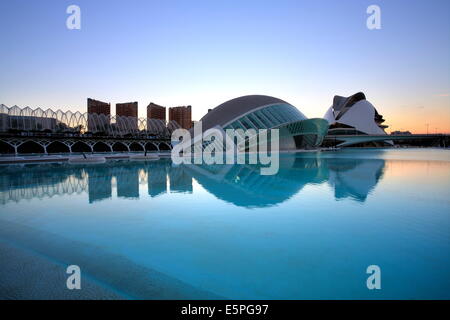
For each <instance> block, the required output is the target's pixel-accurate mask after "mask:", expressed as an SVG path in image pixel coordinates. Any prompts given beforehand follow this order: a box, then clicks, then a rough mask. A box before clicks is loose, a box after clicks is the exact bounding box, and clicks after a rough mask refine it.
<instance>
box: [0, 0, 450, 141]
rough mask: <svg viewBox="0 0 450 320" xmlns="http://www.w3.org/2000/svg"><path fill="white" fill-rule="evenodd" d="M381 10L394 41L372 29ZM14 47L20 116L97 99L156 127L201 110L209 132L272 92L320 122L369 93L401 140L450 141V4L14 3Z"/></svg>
mask: <svg viewBox="0 0 450 320" xmlns="http://www.w3.org/2000/svg"><path fill="white" fill-rule="evenodd" d="M73 4H74V5H78V6H79V7H80V10H81V25H80V26H81V28H80V29H79V30H70V29H68V28H67V26H66V20H67V18H68V17H69V14H68V13H66V9H67V7H68V6H69V5H73ZM372 4H375V5H378V6H379V7H380V10H381V29H375V30H369V29H368V28H367V26H366V20H367V18H368V17H369V16H370V14H368V13H367V12H366V10H367V7H368V6H369V5H372ZM0 43H1V46H0V71H1V76H0V104H5V105H7V106H13V105H18V106H20V107H25V106H30V107H31V108H37V107H41V108H42V109H47V108H52V109H61V110H63V111H66V110H72V111H80V112H85V111H86V99H87V98H88V97H90V98H94V99H98V100H102V101H106V102H110V103H111V104H112V105H115V104H116V103H118V102H128V101H138V103H139V116H142V117H145V115H146V106H147V105H148V104H149V103H150V102H154V103H157V104H160V105H164V106H167V107H173V106H179V105H192V108H193V114H192V116H193V119H194V120H199V119H200V118H201V117H202V116H203V115H204V114H205V113H206V112H207V109H208V108H214V107H215V106H217V105H219V104H221V103H223V102H225V101H227V100H229V99H232V98H236V97H239V96H242V95H247V94H265V95H270V96H274V97H277V98H280V99H283V100H285V101H287V102H289V103H291V104H292V105H294V106H296V107H297V108H298V109H300V110H301V111H302V112H303V113H304V114H305V115H306V116H308V117H309V118H314V117H323V115H324V114H325V112H326V110H327V109H328V108H329V107H330V106H331V104H332V100H333V96H334V95H342V96H349V95H352V94H354V93H356V92H359V91H363V92H364V93H365V94H366V97H367V99H368V100H369V101H370V102H371V103H372V104H373V105H374V106H375V107H376V108H377V110H378V111H379V113H381V114H382V115H383V116H384V118H385V119H386V124H387V125H389V128H388V130H387V131H388V132H389V131H393V130H410V131H411V132H414V133H424V132H426V130H427V127H428V130H429V132H432V133H434V132H445V133H450V62H449V57H450V1H448V0H442V1H438V0H428V1H426V0H418V1H414V0H388V1H380V0H369V1H366V0H340V1H338V0H327V1H323V0H310V1H301V0H292V1H286V0H276V1H275V0H258V1H254V0H239V1H235V0H226V1H225V0H208V1H202V0H190V1H182V0H179V1H177V0H171V1H168V0H161V1H153V0H147V1H145V0H141V1H138V0H128V1H111V0H110V1H103V0H69V1H66V0H39V1H26V0H15V1H1V2H0ZM112 112H113V113H114V112H115V107H112ZM427 124H428V126H427Z"/></svg>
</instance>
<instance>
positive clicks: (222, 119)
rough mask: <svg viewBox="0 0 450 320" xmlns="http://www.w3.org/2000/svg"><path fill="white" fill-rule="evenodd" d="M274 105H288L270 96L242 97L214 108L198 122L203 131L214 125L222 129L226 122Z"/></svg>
mask: <svg viewBox="0 0 450 320" xmlns="http://www.w3.org/2000/svg"><path fill="white" fill-rule="evenodd" d="M276 103H282V104H289V103H287V102H286V101H283V100H281V99H278V98H274V97H270V96H264V95H249V96H242V97H239V98H235V99H232V100H229V101H227V102H224V103H222V104H221V105H219V106H217V107H215V108H214V109H213V110H211V111H210V112H208V113H207V114H206V115H205V116H204V117H203V118H201V119H200V121H201V122H202V127H203V130H208V129H209V128H212V127H214V126H216V125H220V126H222V127H223V126H224V125H225V124H227V123H228V122H230V121H232V120H233V119H235V118H237V117H239V116H240V115H242V114H245V113H248V112H250V111H252V110H253V109H257V108H259V107H261V106H265V105H270V104H276Z"/></svg>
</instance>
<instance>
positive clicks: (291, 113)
mask: <svg viewBox="0 0 450 320" xmlns="http://www.w3.org/2000/svg"><path fill="white" fill-rule="evenodd" d="M200 121H201V122H202V130H203V131H206V130H208V129H212V128H217V129H220V130H227V129H242V130H244V131H246V130H248V129H255V130H256V131H258V130H259V129H279V130H280V131H279V136H280V149H281V150H295V149H305V148H314V147H317V146H319V145H320V144H321V143H322V140H323V138H324V136H325V135H326V133H327V130H328V122H327V121H326V120H324V119H308V118H307V117H306V116H305V115H304V114H303V113H302V112H300V111H299V110H298V109H297V108H296V107H294V106H293V105H291V104H289V103H288V102H286V101H283V100H281V99H278V98H274V97H270V96H264V95H249V96H242V97H239V98H235V99H232V100H229V101H227V102H225V103H222V104H221V105H219V106H217V107H216V108H214V109H212V110H211V111H209V112H208V113H207V114H206V115H205V116H204V117H203V118H202V119H201V120H200Z"/></svg>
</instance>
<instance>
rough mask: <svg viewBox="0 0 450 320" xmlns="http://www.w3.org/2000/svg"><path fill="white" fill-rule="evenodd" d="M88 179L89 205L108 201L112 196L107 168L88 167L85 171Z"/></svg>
mask: <svg viewBox="0 0 450 320" xmlns="http://www.w3.org/2000/svg"><path fill="white" fill-rule="evenodd" d="M86 172H87V177H88V193H89V203H93V202H95V201H100V200H103V199H110V198H111V194H112V188H111V176H110V175H109V168H96V167H90V168H87V169H86Z"/></svg>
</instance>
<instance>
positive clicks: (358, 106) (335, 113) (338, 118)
mask: <svg viewBox="0 0 450 320" xmlns="http://www.w3.org/2000/svg"><path fill="white" fill-rule="evenodd" d="M376 113H377V111H376V109H375V107H374V106H373V105H372V104H371V103H370V102H369V101H367V100H366V97H365V95H364V94H363V93H362V92H359V93H357V94H355V95H353V96H350V97H348V98H345V97H340V96H335V97H334V99H333V105H332V106H331V107H330V108H329V109H328V110H327V112H326V113H325V115H324V119H325V120H327V121H328V123H329V124H330V125H332V124H334V123H342V124H345V125H348V126H351V127H354V128H355V129H357V130H358V131H361V132H364V133H366V134H377V135H384V134H386V132H384V131H383V129H381V128H380V127H379V125H378V124H377V123H376V122H375V120H374V119H375V115H376Z"/></svg>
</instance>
